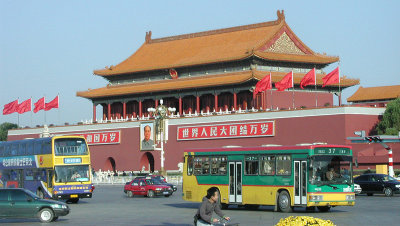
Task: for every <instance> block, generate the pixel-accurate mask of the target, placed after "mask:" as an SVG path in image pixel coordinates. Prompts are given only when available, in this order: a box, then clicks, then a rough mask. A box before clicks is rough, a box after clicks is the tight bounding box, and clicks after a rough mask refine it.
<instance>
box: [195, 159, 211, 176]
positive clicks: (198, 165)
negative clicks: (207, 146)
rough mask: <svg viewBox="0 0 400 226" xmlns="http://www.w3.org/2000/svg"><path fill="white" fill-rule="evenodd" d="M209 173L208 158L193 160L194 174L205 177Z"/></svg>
mask: <svg viewBox="0 0 400 226" xmlns="http://www.w3.org/2000/svg"><path fill="white" fill-rule="evenodd" d="M209 172H210V162H209V158H208V157H195V158H194V174H195V175H205V174H209Z"/></svg>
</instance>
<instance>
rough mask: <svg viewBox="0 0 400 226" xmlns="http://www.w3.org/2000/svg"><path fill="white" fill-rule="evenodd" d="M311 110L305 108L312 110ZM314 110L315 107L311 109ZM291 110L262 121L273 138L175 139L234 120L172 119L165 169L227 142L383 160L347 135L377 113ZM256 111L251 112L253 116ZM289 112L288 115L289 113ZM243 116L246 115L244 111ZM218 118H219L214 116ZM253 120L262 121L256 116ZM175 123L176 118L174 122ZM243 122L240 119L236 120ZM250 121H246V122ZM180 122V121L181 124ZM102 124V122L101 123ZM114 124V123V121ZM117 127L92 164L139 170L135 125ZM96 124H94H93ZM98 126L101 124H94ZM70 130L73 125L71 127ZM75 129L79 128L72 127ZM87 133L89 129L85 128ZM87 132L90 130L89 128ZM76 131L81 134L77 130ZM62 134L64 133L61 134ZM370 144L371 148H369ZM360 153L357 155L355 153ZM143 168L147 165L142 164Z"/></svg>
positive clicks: (367, 125)
mask: <svg viewBox="0 0 400 226" xmlns="http://www.w3.org/2000/svg"><path fill="white" fill-rule="evenodd" d="M313 111H314V110H308V112H313ZM315 111H318V110H315ZM292 112H294V113H293V114H294V116H291V117H282V118H280V116H279V115H280V114H281V113H282V114H283V113H285V111H282V112H275V115H278V116H277V117H275V118H268V119H265V120H268V121H271V120H275V126H276V127H275V136H273V137H248V138H234V139H212V140H192V141H177V127H179V126H191V125H201V124H203V125H210V124H214V122H211V121H220V122H217V123H215V124H229V123H230V122H231V123H237V122H238V121H221V119H224V117H225V116H211V117H204V118H202V119H201V120H203V119H204V120H203V121H206V120H208V121H210V122H205V123H196V124H186V123H187V122H189V121H190V119H187V120H186V119H178V120H180V121H179V122H181V124H180V125H173V124H176V123H174V119H170V126H169V140H168V142H167V144H165V145H164V150H165V169H167V170H177V169H178V166H177V165H178V163H179V162H182V161H183V152H184V150H185V149H189V148H210V147H223V146H228V145H237V146H260V145H263V144H281V145H295V144H300V143H314V142H326V143H328V144H346V145H352V146H353V151H354V156H355V157H358V162H359V163H366V164H367V163H371V164H370V165H363V167H368V166H369V167H371V168H372V167H374V164H378V163H382V164H385V163H387V159H388V158H387V152H385V151H384V149H383V147H381V146H380V145H377V144H371V145H369V144H351V143H350V141H348V140H347V139H346V138H347V137H354V136H355V135H354V134H353V133H354V131H357V130H365V131H367V134H368V133H369V132H370V131H372V129H373V128H374V127H375V124H376V123H377V122H378V120H379V119H378V115H365V114H333V115H332V114H331V115H324V114H319V115H318V114H316V116H313V115H310V116H306V117H302V116H296V114H297V113H298V114H299V115H300V114H301V113H302V111H301V110H299V111H292ZM257 114H259V113H253V115H254V116H255V117H254V118H257ZM293 114H292V115H293ZM244 115H247V114H244ZM259 115H260V117H264V118H265V116H267V115H268V113H261V114H259ZM218 117H221V118H218ZM254 121H263V120H261V119H257V120H254ZM175 122H177V121H175ZM239 122H244V121H239ZM246 122H250V121H246ZM183 123H184V124H183ZM102 125H104V124H102ZM115 125H117V124H115ZM120 125H121V128H116V129H106V130H107V131H113V130H120V131H121V143H120V144H108V145H91V146H90V150H91V156H92V158H91V160H92V164H93V167H94V168H95V169H96V170H98V169H103V170H104V169H106V170H107V169H109V167H110V164H109V160H108V158H110V157H111V158H113V159H114V160H115V164H116V170H135V171H136V170H141V169H142V165H141V164H140V162H141V161H142V162H144V160H143V158H147V157H143V156H144V155H146V152H144V151H140V150H139V144H140V138H139V127H133V128H123V127H126V125H127V123H120ZM96 126H97V125H96ZM98 126H101V124H100V125H98ZM71 128H72V129H74V128H73V126H71ZM76 128H77V129H78V128H79V127H76ZM88 132H89V131H88ZM90 132H93V130H91V131H90ZM70 133H71V134H72V133H73V132H70ZM79 133H84V132H82V131H79ZM63 134H65V132H64V133H63ZM27 137H38V135H37V134H36V135H12V136H9V140H16V139H24V138H27ZM371 147H373V148H371ZM393 147H395V148H394V151H393V156H394V160H395V163H400V156H399V155H400V153H399V154H397V153H396V152H398V150H399V149H400V145H395V146H393ZM150 153H151V154H152V155H153V157H154V164H155V165H154V168H155V170H159V169H160V151H150ZM359 153H361V154H359ZM146 170H148V167H147V166H146Z"/></svg>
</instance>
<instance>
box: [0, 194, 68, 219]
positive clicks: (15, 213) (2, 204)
mask: <svg viewBox="0 0 400 226" xmlns="http://www.w3.org/2000/svg"><path fill="white" fill-rule="evenodd" d="M69 211H70V209H69V207H68V205H66V204H65V203H63V202H59V201H54V200H46V199H41V198H39V197H38V196H36V195H35V194H34V193H32V192H31V191H29V190H25V189H22V188H6V189H0V218H32V217H38V218H39V219H40V221H42V222H45V223H48V222H51V221H55V220H57V219H58V217H59V216H65V215H67V214H68V213H69Z"/></svg>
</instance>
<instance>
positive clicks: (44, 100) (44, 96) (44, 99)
mask: <svg viewBox="0 0 400 226" xmlns="http://www.w3.org/2000/svg"><path fill="white" fill-rule="evenodd" d="M43 102H44V109H43V111H44V124H46V94H45V95H43ZM44 124H43V125H44Z"/></svg>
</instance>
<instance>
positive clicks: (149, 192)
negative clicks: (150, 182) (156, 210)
mask: <svg viewBox="0 0 400 226" xmlns="http://www.w3.org/2000/svg"><path fill="white" fill-rule="evenodd" d="M147 197H149V198H153V197H154V191H153V190H149V191H148V192H147Z"/></svg>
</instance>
